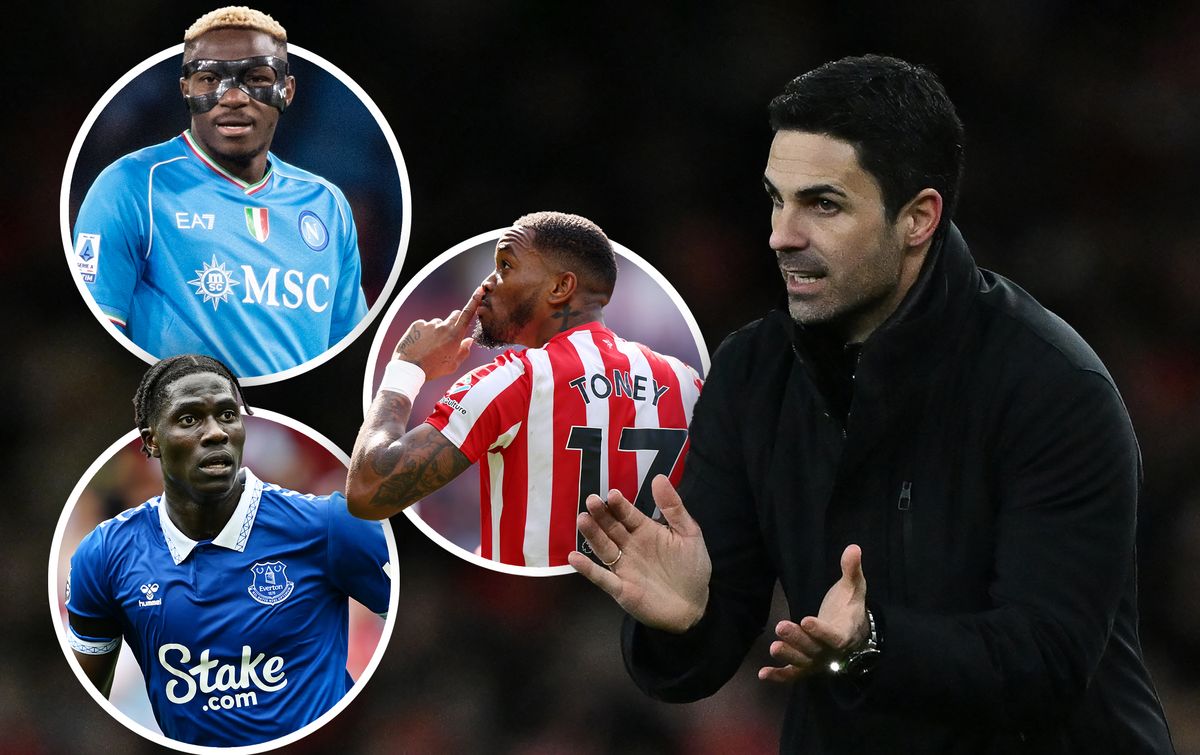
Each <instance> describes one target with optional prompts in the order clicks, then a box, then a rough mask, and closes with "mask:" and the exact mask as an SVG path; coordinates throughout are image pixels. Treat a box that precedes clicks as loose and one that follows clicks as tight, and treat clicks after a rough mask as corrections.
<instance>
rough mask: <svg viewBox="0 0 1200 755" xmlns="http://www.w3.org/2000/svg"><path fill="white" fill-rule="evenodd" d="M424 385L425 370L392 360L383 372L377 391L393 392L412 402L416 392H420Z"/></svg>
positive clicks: (410, 363)
mask: <svg viewBox="0 0 1200 755" xmlns="http://www.w3.org/2000/svg"><path fill="white" fill-rule="evenodd" d="M424 384H425V370H423V369H421V368H420V367H418V366H417V365H415V364H413V363H412V362H405V361H404V360H403V359H393V360H392V361H390V362H388V366H387V369H385V370H384V371H383V380H381V381H379V390H381V391H393V392H395V393H399V394H400V395H402V396H405V397H407V398H408V400H409V401H413V400H415V399H416V398H417V391H419V390H421V386H422V385H424Z"/></svg>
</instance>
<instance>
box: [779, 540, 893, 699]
mask: <svg viewBox="0 0 1200 755" xmlns="http://www.w3.org/2000/svg"><path fill="white" fill-rule="evenodd" d="M841 568H842V576H841V578H840V579H838V581H837V582H834V583H833V586H832V587H830V588H829V592H827V593H825V598H824V599H823V600H822V601H821V608H820V610H818V612H817V615H816V616H805V617H804V618H803V619H801V620H800V623H799V624H797V623H796V622H793V621H781V622H779V623H778V624H776V625H775V635H776V636H777V637H778V638H779V639H777V640H775V642H772V643H771V650H770V652H771V657H772V658H774V659H776V660H778V661H783V662H784V663H785V664H787V665H785V666H764V667H762V668H761V669H759V671H758V678H759V679H764V680H767V681H773V682H792V681H795V680H796V679H800V678H803V677H805V676H809V675H811V674H814V673H818V672H822V671H825V670H826V669H827V668H828V664H829V662H830V661H831V660H835V659H839V658H842V657H844V656H845V655H846V654H847V653H848V652H849V651H850V650H852V649H854V648H856V647H858V646H859V645H861V644H862V643H863V641H864V640H865V639H866V637H867V634H868V632H869V631H870V627H869V624H868V622H867V578H866V577H865V576H864V575H863V570H862V549H861V548H859V547H858V546H857V545H849V546H847V547H846V550H845V551H843V552H842V559H841Z"/></svg>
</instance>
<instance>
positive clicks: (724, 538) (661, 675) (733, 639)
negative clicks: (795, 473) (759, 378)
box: [621, 335, 775, 702]
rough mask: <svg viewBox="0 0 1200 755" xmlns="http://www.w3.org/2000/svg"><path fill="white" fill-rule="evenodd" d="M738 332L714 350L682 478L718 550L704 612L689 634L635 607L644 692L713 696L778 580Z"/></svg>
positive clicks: (633, 655) (630, 649)
mask: <svg viewBox="0 0 1200 755" xmlns="http://www.w3.org/2000/svg"><path fill="white" fill-rule="evenodd" d="M737 338H738V336H737V335H735V336H731V337H730V338H729V339H727V340H726V341H725V343H723V344H722V346H721V348H719V349H718V350H717V353H716V354H715V355H714V357H713V367H712V370H711V371H710V372H709V375H708V378H707V382H706V383H705V385H704V389H703V391H702V392H701V394H700V399H699V401H698V402H697V404H696V409H695V413H694V415H693V417H692V424H691V426H690V428H689V435H690V443H691V450H690V451H689V452H688V457H687V462H686V464H685V466H684V472H683V480H682V481H681V483H680V486H679V494H680V497H681V498H682V499H683V502H684V505H685V506H686V507H687V510H688V512H689V513H690V514H691V515H692V517H693V518H695V519H696V521H697V523H698V524H699V525H700V528H701V530H702V532H703V534H704V541H705V545H706V546H707V548H708V552H709V556H710V558H711V559H712V567H713V572H712V578H711V580H710V582H709V598H708V606H707V608H706V610H705V614H704V618H703V619H701V621H700V622H699V623H698V624H697V625H696V626H695V627H693V628H692V629H690V630H689V631H688V632H686V633H684V634H682V635H675V634H670V633H668V632H663V631H659V630H655V629H650V628H649V627H646V626H643V625H641V624H639V623H637V622H636V621H634V620H633V619H632V618H630V617H626V619H625V624H624V627H623V630H622V642H621V645H622V653H623V655H624V657H625V667H626V669H627V670H628V671H629V675H630V676H631V677H632V678H633V680H634V682H635V683H636V684H637V685H638V687H640V688H641V689H642V691H644V692H645V693H646V694H648V695H650V696H651V697H654V698H657V699H660V700H666V701H668V702H690V701H693V700H698V699H700V698H703V697H707V696H708V695H711V694H713V693H714V692H716V691H717V690H718V689H720V687H721V686H722V685H723V684H724V683H725V682H726V681H728V679H729V678H730V677H731V676H732V675H733V673H734V672H735V671H736V670H737V668H738V666H739V665H740V664H741V662H742V659H743V658H744V657H745V655H746V652H747V651H748V650H749V648H750V645H751V644H752V643H753V642H754V639H755V638H756V637H757V636H758V635H759V634H760V633H761V632H762V629H763V624H764V622H765V621H766V619H767V614H768V611H769V609H770V602H771V590H772V588H773V586H774V583H775V574H774V571H773V570H772V569H771V567H770V564H769V562H768V558H767V553H766V549H765V547H764V545H763V541H762V536H761V532H760V530H759V524H758V515H757V512H756V510H755V506H754V498H753V493H752V489H751V486H750V484H749V481H748V479H747V475H746V469H745V465H744V464H743V463H742V462H741V459H742V449H741V447H740V445H741V443H742V429H741V426H740V423H739V419H740V417H741V413H740V412H739V406H740V401H739V396H738V392H739V386H744V385H745V382H744V381H745V380H747V379H748V377H749V375H748V371H747V367H748V366H749V362H748V359H747V357H746V356H745V355H744V354H743V353H742V352H744V349H739V348H737V344H736V343H734V341H735V339H737Z"/></svg>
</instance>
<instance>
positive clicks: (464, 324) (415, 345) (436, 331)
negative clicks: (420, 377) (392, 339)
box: [392, 286, 483, 380]
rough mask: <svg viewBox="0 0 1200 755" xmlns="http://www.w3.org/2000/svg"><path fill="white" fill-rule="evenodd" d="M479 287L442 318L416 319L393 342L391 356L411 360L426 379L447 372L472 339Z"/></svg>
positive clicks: (452, 369) (458, 362)
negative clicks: (398, 338)
mask: <svg viewBox="0 0 1200 755" xmlns="http://www.w3.org/2000/svg"><path fill="white" fill-rule="evenodd" d="M482 298H483V287H482V286H480V287H479V288H476V289H475V292H474V293H473V294H471V298H470V299H469V300H468V301H467V304H466V306H464V307H463V308H462V309H456V310H454V311H453V312H451V313H450V314H449V315H447V316H446V317H445V318H444V319H438V318H434V319H433V320H416V321H415V322H413V324H412V325H409V326H408V330H406V331H404V335H403V336H402V337H401V338H400V342H399V343H397V344H396V351H395V353H394V354H393V355H392V358H393V359H402V360H404V361H405V362H412V363H413V364H415V365H417V366H418V367H420V368H421V369H422V370H424V372H425V379H426V380H433V379H434V378H439V377H442V376H443V375H449V374H451V373H453V372H456V371H457V370H458V367H459V365H461V364H462V363H463V360H464V359H466V358H467V354H469V353H470V351H471V344H472V343H473V342H474V340H473V339H472V338H471V337H470V336H469V335H468V333H469V332H470V327H471V321H472V320H473V319H474V318H475V310H477V309H478V308H479V300H480V299H482Z"/></svg>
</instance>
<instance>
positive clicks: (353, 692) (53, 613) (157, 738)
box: [46, 408, 400, 755]
mask: <svg viewBox="0 0 1200 755" xmlns="http://www.w3.org/2000/svg"><path fill="white" fill-rule="evenodd" d="M251 411H252V412H253V414H252V416H254V417H259V418H261V419H265V420H268V421H271V422H275V423H276V424H280V425H283V426H285V427H289V428H291V429H292V430H295V431H296V432H298V433H300V434H301V435H304V436H305V437H307V438H308V439H309V440H312V441H315V442H316V443H318V444H319V445H320V446H321V447H322V448H324V449H325V450H326V451H328V452H329V453H331V454H333V456H334V457H335V458H337V460H338V461H340V462H341V463H342V464H344V465H345V466H346V468H347V469H349V467H350V457H349V456H348V455H347V454H346V452H345V451H343V450H342V449H341V448H339V447H338V446H337V445H335V444H334V442H333V441H331V440H329V439H328V438H326V437H325V436H324V435H322V434H321V433H319V432H317V431H316V430H314V429H312V428H311V427H309V426H308V425H306V424H304V423H303V422H300V421H298V420H295V419H292V418H291V417H288V416H286V415H283V414H279V413H278V412H273V411H271V410H269V409H257V408H253V409H252V410H251ZM138 437H139V434H138V431H137V430H130V431H129V432H127V433H125V434H124V435H122V436H121V437H120V438H119V439H117V440H116V441H115V442H114V443H113V444H112V445H110V446H109V447H108V448H106V449H105V450H104V452H103V453H101V454H100V456H98V457H97V458H96V460H95V461H93V462H92V464H91V466H89V467H88V468H87V471H86V472H84V473H83V476H82V477H80V478H79V482H78V483H76V484H75V487H74V489H72V490H71V495H70V497H69V498H68V499H67V503H66V505H64V506H63V511H62V514H61V515H59V518H58V526H56V527H55V528H54V540H53V541H52V542H51V545H50V562H49V566H48V568H47V575H46V583H47V587H48V589H49V593H50V617H51V622H52V623H53V624H54V632H55V634H56V635H57V636H58V644H59V647H61V648H62V652H63V655H64V656H65V657H66V659H67V664H68V665H69V666H70V667H71V670H72V671H74V672H75V676H76V678H77V679H79V683H80V684H81V685H83V688H84V689H85V690H87V692H88V694H90V695H91V696H92V699H93V700H95V701H96V702H97V703H98V704H99V705H100V707H102V708H104V710H106V711H107V712H108V714H109V715H110V716H112V717H113V718H114V719H116V720H117V721H119V722H120V723H121V724H122V725H124V726H125V728H126V729H129V730H130V731H132V732H133V733H134V734H138V735H139V736H141V737H144V738H145V739H148V740H150V741H151V742H154V743H155V744H157V745H161V746H163V747H169V748H172V749H175V750H180V751H182V752H190V753H196V755H253V753H260V752H266V751H268V750H274V749H276V748H279V747H283V746H284V745H288V744H291V743H293V742H296V741H297V740H300V739H302V738H304V737H306V736H308V735H309V734H312V733H313V732H315V731H316V730H318V729H320V728H321V727H322V726H324V725H325V724H327V723H329V722H330V721H332V720H333V719H334V718H335V717H336V716H337V715H338V714H339V713H341V712H342V710H343V709H344V708H345V707H346V706H347V705H349V704H350V703H351V702H352V701H353V700H354V699H355V698H356V697H358V694H359V693H360V692H361V691H362V690H363V688H364V687H365V686H366V685H367V682H368V681H370V680H371V676H372V675H374V673H375V669H376V668H378V666H379V663H380V661H382V660H383V654H384V651H385V650H386V649H387V646H388V644H389V643H390V642H391V639H392V630H393V628H394V627H395V624H396V614H397V613H399V606H400V570H399V563H398V562H399V552H398V551H397V550H396V537H395V535H393V534H392V528H391V527H390V526H389V525H387V524H384V527H383V536H384V540H385V541H387V549H388V559H389V561H390V563H391V564H392V569H391V573H390V575H389V576H390V582H391V593H390V595H389V596H388V616H387V619H386V620H385V621H384V624H383V632H382V633H381V634H380V635H379V642H378V644H376V645H375V651H374V652H373V653H372V654H371V660H370V661H368V662H367V666H366V668H364V669H363V672H362V674H360V675H359V677H358V679H357V680H355V682H354V685H353V686H351V687H350V689H349V690H348V691H347V692H346V694H345V695H343V696H342V698H341V699H340V700H338V701H337V702H336V703H334V705H333V707H332V708H330V709H329V710H327V711H325V712H324V713H322V714H321V715H320V716H319V717H318V718H316V719H315V720H313V721H310V722H309V723H308V724H306V725H305V726H303V727H301V728H299V729H297V730H295V731H293V732H291V733H289V734H285V735H284V736H282V737H277V738H275V739H271V740H268V741H266V742H259V743H258V744H253V745H239V746H236V747H214V746H209V745H194V744H189V743H188V742H182V741H180V740H178V739H171V738H169V737H167V736H166V735H164V734H160V733H158V732H156V731H151V730H150V729H147V728H146V727H144V726H142V725H141V724H140V723H138V722H136V721H134V720H133V719H132V718H130V717H129V716H128V715H126V714H125V712H124V711H122V710H121V709H120V708H118V707H117V706H115V705H113V703H112V701H110V700H109V699H108V698H107V697H105V696H104V695H102V694H100V690H98V689H96V686H95V685H94V684H92V683H91V681H90V680H89V679H88V678H87V675H86V674H85V673H84V672H83V667H82V666H80V665H79V661H77V660H75V655H74V653H72V652H71V647H70V645H69V644H68V642H67V630H66V629H65V628H64V627H63V621H62V617H61V615H60V613H59V605H58V559H59V552H60V551H61V546H62V538H63V535H64V534H65V533H66V528H67V523H68V521H69V520H70V518H71V514H72V513H74V511H75V505H76V504H77V503H78V502H79V497H80V496H81V495H83V491H84V489H85V488H86V487H87V485H88V483H90V482H91V481H92V479H93V478H94V477H95V476H96V474H97V473H98V472H99V471H100V468H101V467H102V466H104V465H105V464H107V463H108V462H109V460H111V459H112V457H114V456H116V455H117V453H118V452H119V451H120V450H121V449H123V448H125V447H126V446H127V445H129V443H130V442H131V441H133V440H136V439H137V438H138Z"/></svg>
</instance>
